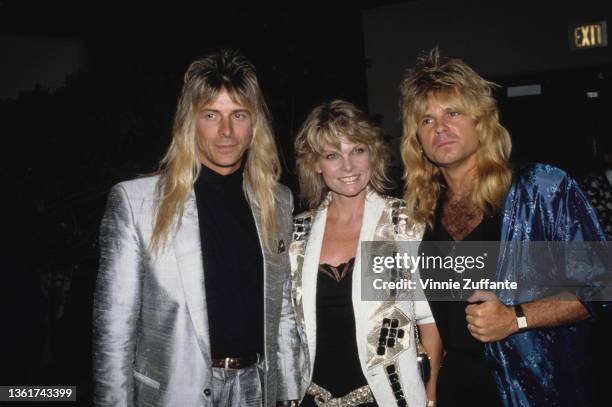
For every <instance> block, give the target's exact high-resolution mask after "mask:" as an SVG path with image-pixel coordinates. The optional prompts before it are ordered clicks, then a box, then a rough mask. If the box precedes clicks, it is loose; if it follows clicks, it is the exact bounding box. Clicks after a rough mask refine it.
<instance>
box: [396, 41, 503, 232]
mask: <svg viewBox="0 0 612 407" xmlns="http://www.w3.org/2000/svg"><path fill="white" fill-rule="evenodd" d="M494 86H497V85H495V84H494V83H492V82H489V81H487V80H486V79H484V78H482V77H481V76H480V75H478V74H477V73H476V72H474V70H472V68H470V67H469V66H467V65H466V64H465V63H464V62H463V61H461V60H459V59H448V58H443V57H441V56H440V53H439V51H438V49H437V48H434V49H432V50H431V51H430V52H429V53H428V54H427V55H425V56H424V57H422V58H420V59H419V60H418V63H417V65H416V67H415V68H414V69H412V70H409V71H407V72H406V74H405V75H404V78H403V80H402V83H401V88H400V89H401V99H400V111H401V114H402V124H403V136H402V142H401V155H402V161H403V162H404V182H405V192H404V199H405V200H406V202H407V205H408V208H409V209H410V211H411V212H412V215H413V216H414V217H415V219H416V220H419V221H424V222H427V223H429V224H430V225H431V222H432V220H433V216H434V213H435V209H436V203H437V201H438V197H439V195H440V191H441V187H442V185H443V182H444V180H443V179H442V175H441V173H440V170H439V168H438V167H437V166H436V165H434V164H433V163H431V162H430V161H429V160H428V159H427V157H425V155H424V154H423V151H422V149H421V145H420V142H419V140H418V134H417V130H418V123H419V122H420V121H421V119H422V117H423V114H424V112H425V110H426V109H427V99H428V97H429V96H430V95H432V96H435V97H437V98H442V99H445V100H447V101H448V102H449V103H450V104H451V105H452V106H455V107H456V108H457V109H459V110H460V111H462V112H463V113H466V114H468V115H470V117H472V119H473V120H474V121H475V123H476V131H477V133H478V136H479V141H480V146H479V148H478V151H477V152H476V177H475V179H474V183H473V188H472V189H471V192H470V198H471V200H472V201H473V202H474V203H475V204H476V205H477V206H478V207H479V208H480V210H482V211H483V213H490V212H491V211H492V210H495V209H499V208H501V206H502V205H503V200H504V197H505V194H506V192H507V190H508V188H509V186H510V182H511V180H512V172H511V170H510V166H509V164H508V160H509V158H510V152H511V150H512V141H511V139H510V134H509V133H508V131H507V130H506V129H505V128H504V127H503V126H502V125H501V124H500V122H499V109H498V107H497V102H496V101H495V99H494V98H493V96H492V89H493V87H494Z"/></svg>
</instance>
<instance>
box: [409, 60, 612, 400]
mask: <svg viewBox="0 0 612 407" xmlns="http://www.w3.org/2000/svg"><path fill="white" fill-rule="evenodd" d="M493 86H494V84H493V83H491V82H489V81H487V80H485V79H484V78H482V77H481V76H480V75H478V74H477V73H476V72H474V70H472V69H471V68H470V67H469V66H468V65H466V64H465V63H464V62H463V61H461V60H458V59H448V58H444V57H442V56H440V53H439V51H438V50H437V49H433V50H432V51H430V52H429V53H428V54H427V55H426V56H424V57H423V58H421V59H420V60H419V62H418V64H417V66H416V67H415V68H414V69H412V70H409V71H408V72H407V73H406V75H405V77H404V78H403V81H402V84H401V112H402V121H403V133H404V134H403V139H402V147H401V153H402V158H403V161H404V164H405V174H404V177H405V182H406V184H405V191H406V192H405V199H406V201H407V204H408V208H409V209H410V211H411V213H412V215H413V216H414V217H415V219H417V220H420V221H423V222H425V223H427V224H428V230H427V231H426V233H425V236H424V240H430V241H495V242H499V250H500V257H499V259H497V261H493V264H496V267H495V274H494V276H495V277H496V278H497V279H498V280H499V281H502V280H509V281H518V280H519V279H520V280H521V281H529V279H530V278H536V277H538V276H536V275H535V273H536V267H533V266H532V265H531V264H529V262H528V260H527V257H528V256H525V252H521V251H520V250H514V249H516V246H512V245H510V243H516V242H525V241H562V242H576V241H582V240H584V241H598V240H604V239H605V237H604V235H603V232H602V229H601V227H600V225H599V223H598V221H597V219H596V216H595V214H594V212H593V210H592V208H591V207H590V205H589V203H588V201H587V199H586V198H585V196H584V194H583V193H582V191H581V190H580V188H579V187H578V186H577V184H576V183H575V182H574V180H572V179H571V178H570V177H569V176H568V175H567V174H566V173H564V172H563V171H561V170H560V169H558V168H554V167H551V166H548V165H543V164H534V165H530V166H527V167H525V168H522V169H515V170H512V169H511V167H510V165H509V157H510V151H511V140H510V135H509V133H508V131H507V130H506V129H505V128H504V127H503V126H502V125H501V124H500V122H499V111H498V107H497V104H496V101H495V99H494V98H493V96H492V88H493ZM532 254H533V253H532ZM523 256H524V257H523ZM550 260H551V261H554V260H555V259H550ZM539 271H540V272H542V270H539ZM547 272H550V270H547ZM553 272H556V273H559V274H558V275H556V276H554V278H556V277H558V278H559V279H560V280H561V278H564V279H571V280H572V281H576V282H577V283H578V284H584V285H588V284H589V283H590V282H591V281H592V280H590V279H592V278H593V277H594V273H592V272H589V273H580V271H579V270H572V269H569V270H567V269H566V270H563V271H553ZM561 273H565V274H564V275H561ZM422 274H423V273H422ZM549 288H550V287H539V286H530V287H523V290H524V291H523V294H527V293H529V294H530V295H531V296H530V297H529V298H531V299H530V300H525V299H524V298H525V297H527V296H526V295H524V296H522V297H521V296H515V295H512V294H511V293H509V292H508V291H510V290H506V291H503V290H498V291H495V292H493V291H475V292H474V293H473V294H472V295H471V297H470V298H468V299H467V302H464V301H454V302H452V301H444V302H442V301H440V302H434V301H432V302H431V304H430V305H431V309H432V312H433V315H434V317H435V319H436V323H437V324H438V329H439V332H440V336H441V338H442V344H443V346H444V349H445V351H446V355H445V359H444V362H443V366H442V368H441V370H440V375H439V379H438V386H437V397H438V402H439V407H447V406H467V405H470V406H487V407H490V406H496V405H505V406H534V407H539V406H553V405H554V406H558V405H564V406H565V405H567V406H577V405H580V406H587V405H592V403H593V399H594V395H593V390H592V388H591V386H590V384H591V383H590V379H589V376H590V367H589V362H588V360H589V357H590V355H589V349H588V340H587V338H588V326H587V325H586V324H584V323H580V322H581V321H583V320H585V319H587V318H589V316H590V315H591V314H592V312H593V307H592V304H591V303H589V302H588V301H579V300H578V299H577V297H576V296H575V295H573V294H567V295H566V296H565V297H564V299H565V300H564V301H560V300H558V298H557V297H555V296H554V295H551V290H548V289H549ZM570 349H571V351H569V350H570ZM568 351H569V352H568Z"/></svg>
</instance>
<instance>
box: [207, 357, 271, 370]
mask: <svg viewBox="0 0 612 407" xmlns="http://www.w3.org/2000/svg"><path fill="white" fill-rule="evenodd" d="M258 359H259V357H258V355H250V356H245V357H241V358H222V359H212V367H222V368H223V369H244V368H245V367H249V366H252V365H253V364H255V363H257V360H258Z"/></svg>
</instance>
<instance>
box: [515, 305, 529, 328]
mask: <svg viewBox="0 0 612 407" xmlns="http://www.w3.org/2000/svg"><path fill="white" fill-rule="evenodd" d="M514 312H515V313H516V323H517V325H518V331H519V332H523V331H526V330H527V328H528V325H527V317H526V316H525V312H524V311H523V307H522V306H521V304H516V305H515V306H514Z"/></svg>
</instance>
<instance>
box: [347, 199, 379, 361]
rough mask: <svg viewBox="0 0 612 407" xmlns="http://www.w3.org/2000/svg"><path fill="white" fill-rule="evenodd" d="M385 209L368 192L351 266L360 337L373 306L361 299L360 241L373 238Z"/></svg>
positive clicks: (361, 354)
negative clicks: (353, 260) (352, 265)
mask: <svg viewBox="0 0 612 407" xmlns="http://www.w3.org/2000/svg"><path fill="white" fill-rule="evenodd" d="M384 209H385V200H384V198H383V197H381V196H380V195H378V194H377V193H375V192H369V193H368V195H367V197H366V202H365V207H364V210H363V221H362V224H361V232H360V233H359V244H358V246H357V253H356V255H355V265H354V267H353V293H352V299H353V311H354V313H355V324H356V326H355V330H356V333H357V338H362V337H364V335H367V327H366V326H364V324H363V322H364V321H367V318H364V317H363V316H364V315H368V316H369V315H370V313H371V309H372V307H375V306H376V304H377V302H375V301H362V300H361V273H362V271H361V243H362V242H368V241H372V240H374V233H375V232H376V226H377V225H378V222H379V220H380V217H381V215H382V213H383V210H384ZM364 345H365V343H364V341H361V340H359V341H357V350H358V352H359V357H360V360H365V357H366V354H367V349H366V347H365V346H364Z"/></svg>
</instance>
